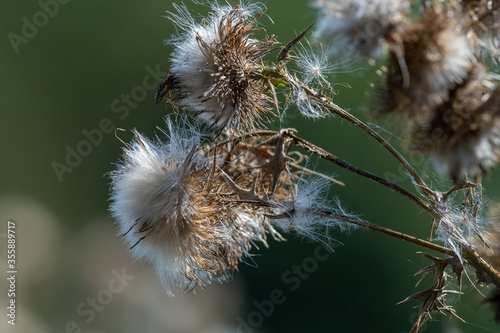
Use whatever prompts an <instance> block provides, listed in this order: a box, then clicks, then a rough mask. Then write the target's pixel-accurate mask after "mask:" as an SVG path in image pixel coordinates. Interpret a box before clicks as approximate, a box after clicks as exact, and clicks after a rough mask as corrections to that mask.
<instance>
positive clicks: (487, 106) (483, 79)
mask: <svg viewBox="0 0 500 333" xmlns="http://www.w3.org/2000/svg"><path fill="white" fill-rule="evenodd" d="M499 93H500V89H499V88H495V87H494V85H493V83H492V82H491V77H489V76H488V74H487V73H486V71H485V69H484V67H483V66H480V65H477V66H476V68H475V69H474V71H473V72H472V73H471V75H470V77H469V78H467V80H465V81H464V82H463V83H462V84H461V85H459V86H457V88H456V89H454V90H452V91H451V92H450V95H449V100H448V101H446V102H444V103H442V104H441V105H439V106H438V107H436V109H435V110H434V111H433V116H432V118H431V120H430V121H429V122H428V123H425V125H423V126H422V127H421V128H420V129H419V130H418V131H416V132H415V133H414V138H413V140H415V148H416V150H417V151H419V152H422V153H424V154H425V155H426V156H428V157H429V158H430V160H431V162H432V163H433V164H434V166H435V167H436V169H437V170H438V171H441V173H449V174H450V176H451V178H452V179H453V180H454V181H455V182H460V181H464V180H465V179H466V177H467V176H468V177H473V178H477V177H481V176H483V175H484V174H485V173H486V172H487V171H488V169H489V168H490V167H492V166H493V165H495V164H496V162H497V161H498V160H499V158H500V97H499Z"/></svg>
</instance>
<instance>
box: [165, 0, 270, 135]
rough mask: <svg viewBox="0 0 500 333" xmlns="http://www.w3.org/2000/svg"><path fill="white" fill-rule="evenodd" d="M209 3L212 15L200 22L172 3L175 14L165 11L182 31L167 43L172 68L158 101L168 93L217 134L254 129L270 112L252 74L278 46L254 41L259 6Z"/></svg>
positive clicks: (260, 84)
mask: <svg viewBox="0 0 500 333" xmlns="http://www.w3.org/2000/svg"><path fill="white" fill-rule="evenodd" d="M211 5H212V11H213V13H212V14H211V15H210V16H208V17H207V19H204V20H203V21H202V22H201V23H195V20H194V18H193V17H192V16H191V14H190V13H189V11H188V10H187V9H186V7H185V6H178V5H174V6H175V8H176V10H177V13H171V12H169V13H168V15H167V17H168V18H169V19H170V20H171V21H172V22H173V23H174V24H175V25H176V26H177V27H178V29H179V30H180V31H181V32H180V34H179V35H178V36H176V37H174V38H172V39H171V40H170V43H171V44H173V46H174V47H175V49H174V52H173V53H172V59H171V62H172V65H171V68H170V71H169V73H168V76H167V77H166V78H165V79H164V80H163V81H162V83H161V84H160V87H159V89H158V93H157V99H161V98H163V97H164V96H166V95H167V94H169V95H170V97H171V100H170V101H171V102H173V103H178V104H179V105H180V106H182V107H183V108H185V109H187V110H189V111H191V112H194V114H196V115H198V116H199V117H200V118H201V119H203V120H204V121H206V122H207V123H208V124H210V125H211V126H212V127H213V128H215V129H216V130H217V131H218V132H221V131H223V130H228V129H233V130H236V131H241V130H247V129H253V127H254V124H253V123H254V121H259V120H261V119H262V118H263V117H264V118H266V117H268V115H269V114H272V112H271V111H270V108H269V106H268V104H269V103H270V102H271V99H270V97H269V96H267V95H266V94H265V86H264V84H263V81H262V80H259V79H258V75H256V74H258V72H259V70H260V68H261V59H262V57H263V56H264V55H265V54H267V53H268V52H269V51H271V49H272V47H273V46H274V45H275V44H276V42H275V41H274V40H273V39H272V38H270V37H269V38H265V39H263V40H257V39H254V38H252V36H253V34H254V33H255V31H256V30H258V27H257V22H256V19H257V18H258V17H259V16H260V14H259V13H257V14H256V13H255V11H256V10H260V9H262V5H259V4H257V5H248V6H247V5H246V4H242V6H235V7H230V6H219V5H217V4H214V3H213V4H211ZM243 6H246V7H243Z"/></svg>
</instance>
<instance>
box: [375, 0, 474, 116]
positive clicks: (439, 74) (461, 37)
mask: <svg viewBox="0 0 500 333" xmlns="http://www.w3.org/2000/svg"><path fill="white" fill-rule="evenodd" d="M461 22H462V20H461V15H460V14H459V13H457V12H456V11H455V10H453V9H452V8H448V7H447V8H443V7H442V6H441V5H439V4H434V5H431V6H428V7H426V9H425V10H424V12H423V13H422V18H421V20H420V21H418V22H413V23H411V24H409V25H408V26H407V28H406V29H405V30H404V31H403V32H402V34H400V35H398V36H397V37H396V38H395V42H394V44H393V45H392V46H391V49H390V63H389V65H388V69H387V73H386V92H385V96H384V97H383V103H382V104H383V105H382V109H381V112H382V113H384V112H394V111H395V112H400V113H401V114H402V115H403V116H404V117H408V118H413V117H415V116H417V117H426V116H427V114H428V112H429V111H431V110H432V109H433V108H434V107H435V106H436V105H439V104H441V103H443V102H445V101H446V100H447V99H448V92H449V90H453V89H454V88H455V87H456V86H457V85H458V84H461V83H462V82H463V81H464V80H465V79H466V78H467V76H468V75H469V71H470V70H471V68H472V66H473V65H474V63H475V61H474V56H473V53H472V50H471V47H470V44H469V40H468V38H467V35H466V34H465V32H464V31H463V29H462V27H461Z"/></svg>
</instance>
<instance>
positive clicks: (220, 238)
mask: <svg viewBox="0 0 500 333" xmlns="http://www.w3.org/2000/svg"><path fill="white" fill-rule="evenodd" d="M170 127H171V135H170V142H169V143H166V144H165V143H161V142H156V143H155V142H152V141H150V140H148V139H147V138H145V137H143V136H142V135H140V134H139V133H137V132H135V139H134V141H133V142H132V143H131V144H130V145H129V146H128V147H127V148H126V149H125V156H124V161H123V162H122V163H121V164H120V165H119V166H118V169H117V170H116V171H115V172H113V173H112V193H111V200H112V203H111V207H110V210H111V212H112V214H113V216H114V217H115V219H116V221H117V224H118V229H119V233H120V234H121V235H122V236H123V238H124V241H125V243H126V244H127V245H128V246H129V247H130V252H131V255H132V257H134V258H135V259H138V260H145V261H146V262H148V263H149V264H151V265H152V266H153V267H154V269H155V271H156V273H157V275H158V276H159V278H160V280H161V282H162V283H163V285H164V286H165V289H166V290H167V292H168V293H169V294H171V295H173V294H174V293H175V292H176V291H178V290H182V289H184V290H185V289H190V288H193V287H195V286H196V285H204V284H207V283H210V282H211V280H213V279H223V278H225V277H227V275H228V274H229V272H230V271H231V270H232V269H233V268H235V267H236V266H237V264H238V263H239V262H240V260H242V258H243V257H245V256H246V255H247V254H248V251H249V249H250V245H251V243H253V242H255V241H265V229H264V225H263V224H262V221H261V220H257V219H253V218H252V217H251V216H249V214H248V213H247V212H246V211H245V209H242V207H240V205H239V204H238V203H237V200H236V199H237V197H236V195H234V194H233V195H232V194H230V188H229V186H228V184H227V182H226V181H225V180H224V179H223V178H222V177H221V176H220V175H219V174H218V173H217V172H215V173H214V172H213V166H211V164H210V163H209V160H207V159H206V158H205V157H204V156H202V154H201V151H200V150H199V149H198V148H197V147H198V142H197V141H196V140H193V137H196V133H193V132H192V131H187V132H186V133H180V134H179V132H178V131H175V130H173V129H172V126H171V125H170Z"/></svg>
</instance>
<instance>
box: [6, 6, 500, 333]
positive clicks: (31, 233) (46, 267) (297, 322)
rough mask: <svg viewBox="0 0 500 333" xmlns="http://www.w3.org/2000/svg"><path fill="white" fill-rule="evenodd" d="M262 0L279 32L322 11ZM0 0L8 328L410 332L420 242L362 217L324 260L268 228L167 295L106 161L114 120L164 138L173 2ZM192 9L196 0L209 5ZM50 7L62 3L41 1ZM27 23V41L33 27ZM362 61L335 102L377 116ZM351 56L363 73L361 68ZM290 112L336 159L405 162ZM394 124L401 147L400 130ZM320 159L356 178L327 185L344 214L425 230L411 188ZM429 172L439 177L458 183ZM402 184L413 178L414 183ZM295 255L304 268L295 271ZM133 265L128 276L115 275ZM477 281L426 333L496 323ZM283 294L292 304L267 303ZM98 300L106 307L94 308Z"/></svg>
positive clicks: (126, 136)
mask: <svg viewBox="0 0 500 333" xmlns="http://www.w3.org/2000/svg"><path fill="white" fill-rule="evenodd" d="M231 3H233V2H231ZM55 4H57V7H56V5H55ZM266 5H267V15H268V16H269V17H270V18H272V20H273V21H274V24H271V22H270V20H269V18H266V17H263V18H262V19H261V21H262V23H263V24H265V26H266V30H267V33H268V34H275V35H276V36H277V38H278V40H280V41H281V42H282V43H286V42H288V41H289V40H291V39H292V38H293V37H295V36H296V34H297V33H298V32H300V31H302V30H303V29H304V28H305V27H307V26H308V25H309V24H311V22H313V21H314V20H315V18H316V13H315V12H314V10H313V9H312V8H311V7H310V5H309V4H308V2H307V1H297V0H295V1H292V0H291V1H287V2H284V1H279V2H278V1H270V2H268V3H267V4H266ZM0 6H1V7H0V13H1V14H0V15H1V18H0V31H1V35H2V36H3V39H2V44H1V45H2V46H1V49H0V52H1V56H0V59H1V60H2V61H1V65H0V66H1V79H0V85H1V86H0V91H1V99H0V106H1V112H2V121H1V123H0V126H1V130H0V145H1V149H2V151H3V152H4V153H3V154H4V155H2V156H3V158H2V160H1V161H0V175H1V176H0V177H1V179H0V184H1V188H0V217H1V221H2V223H1V225H2V229H1V230H0V233H1V236H2V239H0V240H1V243H0V246H1V247H2V251H1V253H2V257H1V258H0V262H1V263H2V272H1V273H0V274H2V275H1V277H2V279H1V282H0V283H1V285H0V287H1V290H0V300H1V304H2V308H3V309H4V310H3V311H5V307H4V306H6V304H7V295H6V294H7V293H6V290H7V284H6V278H5V273H6V269H4V267H5V263H6V255H5V253H6V251H5V250H6V244H7V243H6V239H5V236H6V235H5V233H6V224H7V220H8V219H11V220H14V221H16V223H17V227H16V228H17V229H16V230H17V246H18V256H17V261H18V271H19V273H18V285H17V295H16V301H17V304H18V312H17V315H18V316H17V325H16V326H15V327H13V326H11V325H7V323H6V321H7V320H6V316H5V314H3V313H2V316H1V317H0V318H2V319H1V320H0V328H1V329H0V330H1V331H2V332H43V333H44V332H53V333H55V332H57V333H60V332H88V333H90V332H93V333H97V332H99V333H104V332H110V333H111V332H122V333H128V332H148V333H149V332H289V333H291V332H396V333H400V332H407V331H409V330H410V329H411V327H412V324H413V323H414V321H415V319H416V314H417V310H418V309H416V308H414V306H417V303H412V302H410V303H403V304H399V305H397V304H396V303H398V302H399V301H401V300H403V299H404V298H405V297H406V296H408V295H410V294H413V293H414V292H416V291H418V290H422V289H424V288H425V287H427V286H429V285H430V283H431V281H430V280H427V279H424V281H423V282H422V283H421V284H420V285H419V286H418V287H417V288H415V284H416V283H417V282H418V279H419V277H415V276H414V273H415V272H417V271H418V270H420V269H421V268H423V267H424V266H425V265H426V264H427V262H426V261H425V260H424V259H423V258H422V257H421V256H420V255H418V254H416V252H417V251H419V250H420V249H419V248H418V247H416V246H414V245H410V244H406V243H403V242H401V241H399V240H395V239H391V238H389V237H387V236H384V235H379V234H376V233H374V232H369V231H363V230H358V231H355V232H353V233H352V234H338V235H336V238H337V239H338V240H339V242H342V243H343V245H341V246H339V245H338V244H335V243H333V244H331V246H332V247H333V248H334V250H335V252H334V253H332V254H330V255H328V256H327V258H326V257H325V253H326V252H321V254H322V256H321V259H322V260H323V259H324V260H323V261H320V260H318V257H316V259H315V257H314V255H315V253H316V254H318V253H319V252H318V251H323V250H322V249H318V244H313V243H309V242H307V241H303V240H301V239H299V238H296V237H295V236H294V235H288V237H287V238H288V241H286V242H281V243H278V242H275V241H271V242H270V247H269V249H266V248H264V247H261V248H260V249H254V250H253V254H254V256H253V257H252V258H250V259H248V260H247V261H246V263H242V264H241V265H240V269H239V271H238V272H234V274H233V279H232V280H231V281H230V282H228V283H226V284H224V285H220V284H218V283H214V284H213V285H211V286H209V287H208V288H207V289H206V290H198V291H197V292H196V293H195V294H189V295H187V296H184V297H183V296H181V297H176V298H169V297H168V296H167V295H166V294H165V293H164V292H163V290H162V288H161V286H160V284H159V282H158V281H157V280H156V278H155V276H153V275H152V274H151V272H150V271H149V268H148V267H146V266H144V265H142V264H140V263H135V264H132V262H131V260H130V258H129V256H128V254H127V249H126V248H125V247H124V246H123V245H121V243H120V240H118V239H116V238H115V229H114V225H113V220H112V219H111V218H110V217H109V213H108V212H107V207H108V203H109V202H108V194H109V186H110V184H109V183H110V181H109V178H108V177H107V176H106V173H107V172H109V171H111V170H113V169H114V165H113V163H116V162H117V161H118V160H119V159H120V157H121V152H122V151H121V147H122V146H123V144H122V143H121V142H120V141H119V140H118V139H117V138H116V137H115V134H114V129H115V128H122V129H124V130H126V132H118V133H119V137H120V138H122V139H123V140H124V141H129V140H130V138H131V134H130V130H131V129H133V128H137V129H138V130H139V131H140V132H143V133H145V134H147V135H149V136H152V135H153V134H154V133H156V132H158V130H157V129H156V127H157V126H159V127H164V121H163V119H164V116H165V115H166V114H168V113H170V112H171V110H169V109H167V108H166V107H165V106H164V105H163V104H160V105H157V104H156V102H155V100H154V93H155V89H156V88H155V86H156V83H157V81H158V78H159V77H161V76H163V73H164V72H166V70H167V69H168V66H169V54H170V52H171V48H170V47H169V46H167V47H164V46H163V40H164V39H165V38H167V37H169V36H170V35H171V34H172V33H174V29H173V25H172V24H171V22H169V21H168V20H166V19H165V18H164V17H162V16H163V15H164V12H165V11H166V10H170V11H171V10H173V5H172V3H171V2H168V1H147V2H138V1H130V0H124V1H120V2H118V1H68V0H65V1H63V0H60V2H56V1H54V0H46V1H40V2H37V1H23V2H18V1H16V2H14V1H8V0H2V1H1V2H0ZM191 7H193V8H194V11H195V12H196V13H201V14H206V13H207V11H208V9H207V8H206V7H203V6H191ZM44 8H45V9H44ZM44 11H45V12H49V13H50V14H51V15H46V14H40V12H44ZM26 22H29V23H36V25H38V27H37V26H36V25H35V26H33V27H29V26H27V25H29V24H28V23H26ZM14 34H15V35H17V36H18V37H15V36H14ZM23 34H24V36H29V38H25V39H22V38H24V37H22V36H23ZM19 38H21V39H19ZM12 41H15V42H12ZM339 61H340V59H339ZM352 62H353V64H352V65H351V67H350V69H349V70H347V73H343V74H336V75H333V76H332V80H334V81H335V82H341V83H346V84H348V85H350V86H351V88H347V87H345V86H341V85H339V86H337V91H338V94H337V96H336V97H335V98H334V99H335V101H336V102H337V103H338V104H339V105H340V106H343V107H345V108H347V109H349V110H351V111H352V112H353V113H354V114H356V115H358V116H359V117H361V118H362V119H364V120H369V118H368V117H367V114H366V112H365V111H364V110H366V109H368V108H370V103H371V102H370V101H371V100H372V99H370V98H367V96H368V95H369V93H367V92H369V91H371V90H372V88H370V82H374V83H375V84H376V82H377V77H376V76H375V75H374V73H373V70H369V66H368V65H366V64H365V63H364V62H363V61H354V60H353V59H352ZM355 68H360V69H363V70H359V71H351V69H355ZM159 72H161V74H158V73H159ZM127 96H128V97H127ZM288 114H289V115H291V117H290V118H291V119H289V120H287V122H286V123H285V124H284V125H283V126H284V127H295V128H297V129H298V130H299V135H301V136H302V137H304V138H306V139H308V140H310V141H312V142H314V143H316V144H318V145H320V146H322V147H324V148H325V149H327V150H329V151H330V152H332V153H334V154H336V155H337V156H339V157H341V158H343V159H346V160H348V161H350V162H351V163H353V164H355V165H358V166H359V167H362V168H366V169H368V170H370V171H372V172H374V173H377V174H379V175H384V174H385V175H392V176H396V175H404V174H401V173H400V171H399V170H398V166H397V163H395V161H394V159H393V158H391V157H390V156H389V154H388V153H386V152H385V151H384V150H383V149H382V148H380V147H379V146H378V145H377V144H375V143H374V142H372V141H373V140H371V139H370V138H368V137H367V136H366V135H365V134H364V133H362V132H361V131H360V130H358V129H356V128H354V127H353V126H351V125H349V124H348V123H346V122H343V121H341V120H340V119H338V118H333V119H324V120H321V121H310V120H305V119H304V118H301V117H299V116H293V114H294V110H289V111H288ZM381 131H382V130H381ZM99 133H100V134H99ZM89 136H90V137H91V138H92V140H93V142H91V141H92V140H90V139H89ZM385 136H386V137H388V138H390V141H391V142H393V143H394V144H395V145H396V146H400V142H399V140H398V139H397V138H396V137H393V136H391V135H390V134H389V133H387V134H386V135H385ZM85 142H87V143H85ZM88 142H91V144H90V145H89V144H88ZM72 150H74V151H80V152H83V155H85V156H80V158H78V157H75V156H73V157H71V158H70V160H69V162H70V163H69V164H68V161H67V160H66V159H67V158H68V154H69V152H70V151H72ZM71 154H72V153H71ZM79 155H80V154H79ZM312 163H313V165H317V169H318V170H320V171H322V172H326V173H328V174H337V175H338V178H339V179H340V180H341V181H343V182H345V183H346V186H345V187H340V186H334V187H332V192H331V198H334V197H335V196H338V197H339V198H340V200H341V202H342V203H343V205H344V207H345V208H346V209H347V210H348V211H351V212H354V213H356V214H359V215H360V216H362V217H363V218H365V219H367V220H369V221H371V222H374V223H377V224H381V225H384V226H387V227H390V228H395V229H397V230H400V231H403V232H406V233H410V234H413V235H415V236H419V237H423V238H427V237H428V236H429V222H430V221H429V219H428V218H427V216H425V214H420V211H419V210H418V209H416V208H415V207H413V206H412V204H411V203H410V202H408V201H407V200H405V199H404V198H400V197H398V196H397V195H396V194H395V193H392V192H390V191H389V190H387V189H385V188H383V187H381V186H378V185H376V184H373V183H370V182H368V181H366V180H364V179H360V178H358V177H355V176H353V175H351V174H348V173H347V172H344V171H343V170H340V169H338V168H336V167H334V166H331V165H328V164H325V163H323V162H318V163H316V162H314V161H313V162H312ZM414 163H415V164H416V166H417V167H418V168H419V169H420V170H427V171H432V170H430V169H428V167H427V166H426V165H425V164H424V163H423V162H422V161H420V160H416V161H414ZM63 165H66V167H63ZM54 168H57V170H58V171H57V172H55V169H54ZM397 177H401V176H397ZM393 179H394V178H393ZM432 182H433V183H434V184H435V185H436V186H438V187H440V188H441V189H446V187H447V186H448V185H449V184H447V183H444V182H443V183H440V182H438V181H436V180H433V181H432ZM401 184H402V185H405V186H406V187H407V188H409V189H411V184H410V183H409V182H407V181H403V182H401ZM498 184H500V173H499V172H498V170H496V171H495V170H494V171H493V173H492V175H491V176H490V177H489V178H488V179H486V180H485V196H486V197H487V198H488V200H490V201H493V200H495V199H496V198H498V197H499V195H500V186H498ZM295 267H302V268H303V269H304V270H305V272H306V273H307V272H308V273H307V274H305V273H301V274H298V273H297V272H296V270H295ZM124 274H125V275H126V276H128V279H127V278H126V279H125V280H123V279H122V280H117V279H116V276H117V275H122V276H123V275H124ZM111 281H114V282H116V281H120V282H121V283H122V284H121V287H123V288H119V289H120V290H119V291H117V292H112V293H110V292H109V290H110V289H111V286H110V283H111ZM114 282H113V283H114ZM115 289H116V288H115ZM472 289H473V287H471V284H470V282H469V281H467V280H466V279H464V286H463V291H464V292H465V295H463V296H461V297H460V298H459V299H456V300H455V302H454V304H455V305H456V308H457V311H458V314H459V315H460V316H461V317H462V318H463V319H464V320H465V321H466V322H465V323H463V322H461V321H458V320H456V319H452V320H449V318H448V317H447V316H439V315H436V316H434V317H433V320H432V321H430V322H429V323H428V324H427V325H426V327H425V329H423V330H422V332H429V333H430V332H449V333H451V332H498V331H500V329H499V327H498V326H497V325H495V324H494V323H493V321H492V318H493V312H492V311H491V310H490V309H489V307H488V306H487V305H485V304H484V303H483V301H484V297H482V296H481V295H480V294H479V293H478V292H477V291H475V290H472ZM115 291H116V290H115ZM482 291H483V292H484V293H485V294H488V293H489V290H482ZM276 293H278V294H279V295H280V297H278V299H279V303H280V304H274V305H273V306H270V303H269V300H270V299H271V298H275V299H276V297H274V296H276ZM272 295H274V296H272ZM92 298H97V299H99V300H100V301H101V303H102V304H101V305H102V306H96V307H95V308H92V307H91V306H90V305H89V304H90V302H92ZM82 312H83V313H85V314H82Z"/></svg>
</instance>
